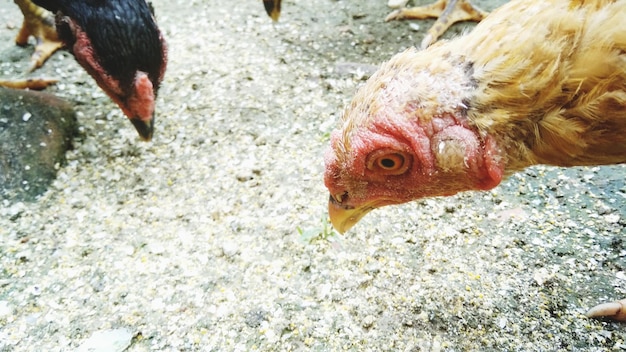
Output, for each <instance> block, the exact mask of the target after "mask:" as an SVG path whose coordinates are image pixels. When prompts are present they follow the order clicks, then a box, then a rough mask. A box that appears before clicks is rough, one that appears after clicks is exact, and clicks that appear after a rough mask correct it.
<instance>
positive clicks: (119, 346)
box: [76, 328, 133, 352]
mask: <svg viewBox="0 0 626 352" xmlns="http://www.w3.org/2000/svg"><path fill="white" fill-rule="evenodd" d="M132 338H133V334H132V333H131V332H130V331H129V330H128V329H125V328H120V329H112V330H101V331H96V332H94V333H93V334H92V335H91V337H89V338H88V339H87V340H85V342H83V344H82V345H80V346H79V347H78V349H77V350H76V351H77V352H122V351H124V350H125V349H127V348H128V346H130V342H131V340H132Z"/></svg>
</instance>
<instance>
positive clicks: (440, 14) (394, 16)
mask: <svg viewBox="0 0 626 352" xmlns="http://www.w3.org/2000/svg"><path fill="white" fill-rule="evenodd" d="M488 14H489V13H488V12H486V11H484V10H482V9H480V8H479V7H478V6H476V5H474V4H472V3H471V2H470V1H469V0H437V1H435V2H434V3H432V4H429V5H425V6H417V7H402V8H399V9H397V10H395V11H393V12H391V13H390V14H389V15H387V17H385V21H395V20H409V19H425V18H437V20H436V21H435V23H434V24H433V25H432V26H431V27H430V29H428V31H427V32H426V35H425V36H424V38H423V39H422V43H421V47H422V48H427V47H428V46H430V45H432V44H433V43H434V42H435V41H437V39H438V38H439V37H440V36H441V35H442V34H443V33H445V32H446V31H447V30H448V28H450V27H451V26H452V25H453V24H455V23H457V22H463V21H475V22H480V21H482V20H483V19H484V18H485V17H486V16H487V15H488Z"/></svg>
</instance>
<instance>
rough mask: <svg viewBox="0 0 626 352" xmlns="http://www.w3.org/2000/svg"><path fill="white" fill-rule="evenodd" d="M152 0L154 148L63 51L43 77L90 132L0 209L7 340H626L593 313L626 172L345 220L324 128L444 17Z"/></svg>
mask: <svg viewBox="0 0 626 352" xmlns="http://www.w3.org/2000/svg"><path fill="white" fill-rule="evenodd" d="M480 4H481V5H483V7H484V8H485V9H488V10H489V9H492V8H494V7H495V6H496V5H497V3H491V2H480ZM154 5H155V7H156V11H157V16H158V20H159V23H160V26H161V28H162V30H163V31H164V33H165V36H166V39H167V40H168V42H169V49H170V55H169V58H170V60H169V67H168V72H167V75H166V78H165V81H164V83H163V86H162V88H161V91H160V94H159V102H158V107H157V109H158V118H157V130H156V133H155V139H154V141H153V142H150V143H144V142H141V141H139V140H138V138H137V136H136V132H135V131H134V129H133V127H132V125H131V124H130V123H129V122H128V121H126V118H125V117H123V115H122V114H121V112H120V111H119V109H118V108H117V107H116V106H115V105H114V104H113V103H111V102H110V101H109V100H108V99H107V98H106V96H105V95H104V94H103V93H102V92H101V91H100V90H98V89H97V87H96V86H95V84H94V83H93V81H92V80H91V78H90V77H89V76H87V75H86V74H85V73H84V72H83V71H82V70H81V69H80V68H78V66H77V65H76V64H75V62H74V61H73V59H72V58H71V56H70V55H69V54H68V53H58V54H56V55H55V56H54V57H53V58H52V59H51V60H50V61H49V62H48V63H47V64H46V65H45V66H44V67H43V69H41V70H39V71H37V72H35V73H33V74H31V75H33V76H46V77H55V78H59V79H61V80H62V82H61V83H59V84H58V85H56V86H55V87H53V88H51V89H49V90H48V91H49V92H52V93H54V94H57V95H59V96H61V97H63V98H65V99H67V100H69V101H71V102H73V103H74V104H75V106H76V110H77V111H78V120H79V124H80V126H81V134H80V137H79V138H78V139H77V140H76V141H75V149H74V150H72V151H71V152H69V154H68V159H69V162H68V164H67V165H66V166H65V167H63V168H62V169H61V170H60V171H59V175H58V179H57V180H56V181H55V182H54V184H53V186H52V187H51V189H50V190H49V191H48V192H47V193H45V194H44V195H43V196H42V197H41V198H40V199H39V200H38V201H37V202H35V203H7V202H5V203H4V204H2V205H1V206H0V269H1V270H0V351H74V350H79V351H87V350H89V348H93V346H100V347H102V350H105V351H121V350H123V349H125V348H126V350H127V351H254V350H260V351H296V350H298V351H300V350H313V351H339V350H353V351H385V350H388V351H475V350H481V351H559V350H560V351H576V350H579V351H605V350H621V349H626V330H625V329H624V325H623V324H622V325H620V324H616V323H611V322H606V321H597V320H589V319H586V318H585V317H584V316H583V313H584V312H585V311H586V309H588V308H589V307H591V306H593V305H595V304H597V303H599V302H603V301H607V300H614V299H620V298H624V297H626V273H625V270H626V242H625V239H626V237H625V236H624V235H625V234H626V201H625V198H626V182H625V178H626V177H625V175H626V167H625V166H613V167H599V168H573V169H558V168H550V167H536V168H532V169H529V170H527V171H526V172H524V173H520V174H518V175H515V176H513V177H511V178H510V179H509V180H508V181H506V182H505V183H503V184H502V185H501V186H500V187H498V188H496V189H495V190H493V191H491V192H485V193H466V194H462V195H459V196H456V197H451V198H446V199H427V200H424V201H421V202H415V203H410V204H406V205H403V206H396V207H387V208H382V209H379V210H376V211H374V212H372V213H371V214H369V215H367V216H366V217H365V219H364V220H363V221H361V222H360V223H359V224H358V225H357V226H355V227H354V228H353V229H352V230H351V231H350V232H348V233H347V234H346V235H344V236H340V235H338V234H336V233H334V232H332V231H331V230H330V228H329V224H328V223H327V220H326V219H327V214H326V202H327V192H326V190H325V188H324V185H323V182H322V174H323V161H322V156H323V153H324V150H325V148H326V147H327V145H328V136H329V132H330V131H331V130H332V129H333V128H334V127H335V126H336V124H337V120H338V119H339V116H340V114H341V111H342V108H343V106H344V105H345V104H346V103H347V102H348V101H349V100H350V98H351V96H352V95H353V94H354V91H355V89H356V88H357V87H358V86H359V85H360V84H362V83H363V81H364V80H365V79H366V78H367V77H368V75H369V74H370V73H371V70H372V67H373V66H372V65H378V64H379V63H381V62H382V61H384V60H386V59H388V58H390V57H391V56H392V55H393V54H394V53H396V52H399V51H401V50H403V49H404V48H406V47H407V46H410V45H414V44H415V43H419V42H420V40H421V38H422V35H423V34H422V32H423V31H424V30H426V29H427V28H428V26H429V25H430V23H431V22H430V21H416V22H414V24H413V25H412V26H410V25H409V23H407V22H393V23H384V22H383V21H382V19H383V18H384V17H385V15H386V14H387V13H388V12H389V9H388V8H387V7H386V2H385V1H384V0H376V1H357V0H351V1H348V0H340V1H336V0H316V1H304V0H301V1H286V2H285V3H284V4H283V9H284V13H283V16H282V18H281V22H280V23H278V24H277V25H273V24H272V23H271V21H270V20H269V19H268V18H267V17H266V16H265V14H264V12H263V6H262V4H261V2H260V1H253V0H249V1H244V2H236V3H228V2H226V1H208V0H206V1H182V0H172V1H165V0H155V1H154ZM0 24H2V25H1V26H0V58H1V60H2V61H1V64H0V78H10V77H23V76H24V74H23V73H22V72H23V70H24V68H25V67H26V65H27V61H28V60H27V59H28V55H29V54H30V52H31V51H30V50H32V49H30V48H27V49H24V48H19V47H15V46H14V45H13V37H14V35H15V34H16V33H17V28H16V27H19V24H20V15H19V10H18V9H17V7H16V6H15V5H14V4H13V2H12V1H2V2H0ZM417 25H419V28H421V29H419V30H417V29H418V28H417ZM462 28H463V26H457V27H455V28H454V30H452V31H450V32H449V33H448V35H455V34H458V33H459V31H460V30H461V29H462ZM107 343H108V344H109V345H110V346H109V347H106V346H105V344H107ZM81 346H82V347H81ZM92 350H93V349H92Z"/></svg>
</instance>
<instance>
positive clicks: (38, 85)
mask: <svg viewBox="0 0 626 352" xmlns="http://www.w3.org/2000/svg"><path fill="white" fill-rule="evenodd" d="M14 1H15V3H16V4H17V6H19V8H20V10H21V11H22V14H23V15H24V21H23V22H22V28H20V31H19V33H18V34H17V36H16V37H15V44H17V45H19V46H26V45H28V38H29V37H30V36H33V37H34V38H35V41H36V43H35V51H34V52H33V54H32V56H31V58H30V65H29V67H28V71H29V72H30V71H33V70H35V69H37V68H39V67H41V65H43V63H44V62H46V60H47V59H48V58H49V57H50V56H51V55H52V54H54V52H55V51H57V50H59V49H60V48H61V47H62V46H63V42H61V41H60V40H59V37H58V35H57V31H56V26H55V25H54V15H53V14H52V13H51V12H49V11H47V10H45V9H44V8H41V7H39V6H37V5H35V4H33V3H32V2H31V1H30V0H14ZM56 82H57V80H54V79H44V78H35V79H26V80H0V86H2V87H7V88H15V89H34V90H40V89H45V88H46V87H47V86H49V85H52V84H55V83H56Z"/></svg>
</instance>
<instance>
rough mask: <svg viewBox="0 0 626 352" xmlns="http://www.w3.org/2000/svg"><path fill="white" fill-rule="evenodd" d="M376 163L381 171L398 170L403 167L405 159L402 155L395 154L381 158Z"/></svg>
mask: <svg viewBox="0 0 626 352" xmlns="http://www.w3.org/2000/svg"><path fill="white" fill-rule="evenodd" d="M376 162H377V163H378V166H379V167H380V168H381V169H385V170H395V169H396V168H398V167H400V166H402V164H403V163H404V158H403V157H402V155H400V154H393V155H387V156H385V157H384V158H380V159H378V160H377V161H376Z"/></svg>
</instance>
